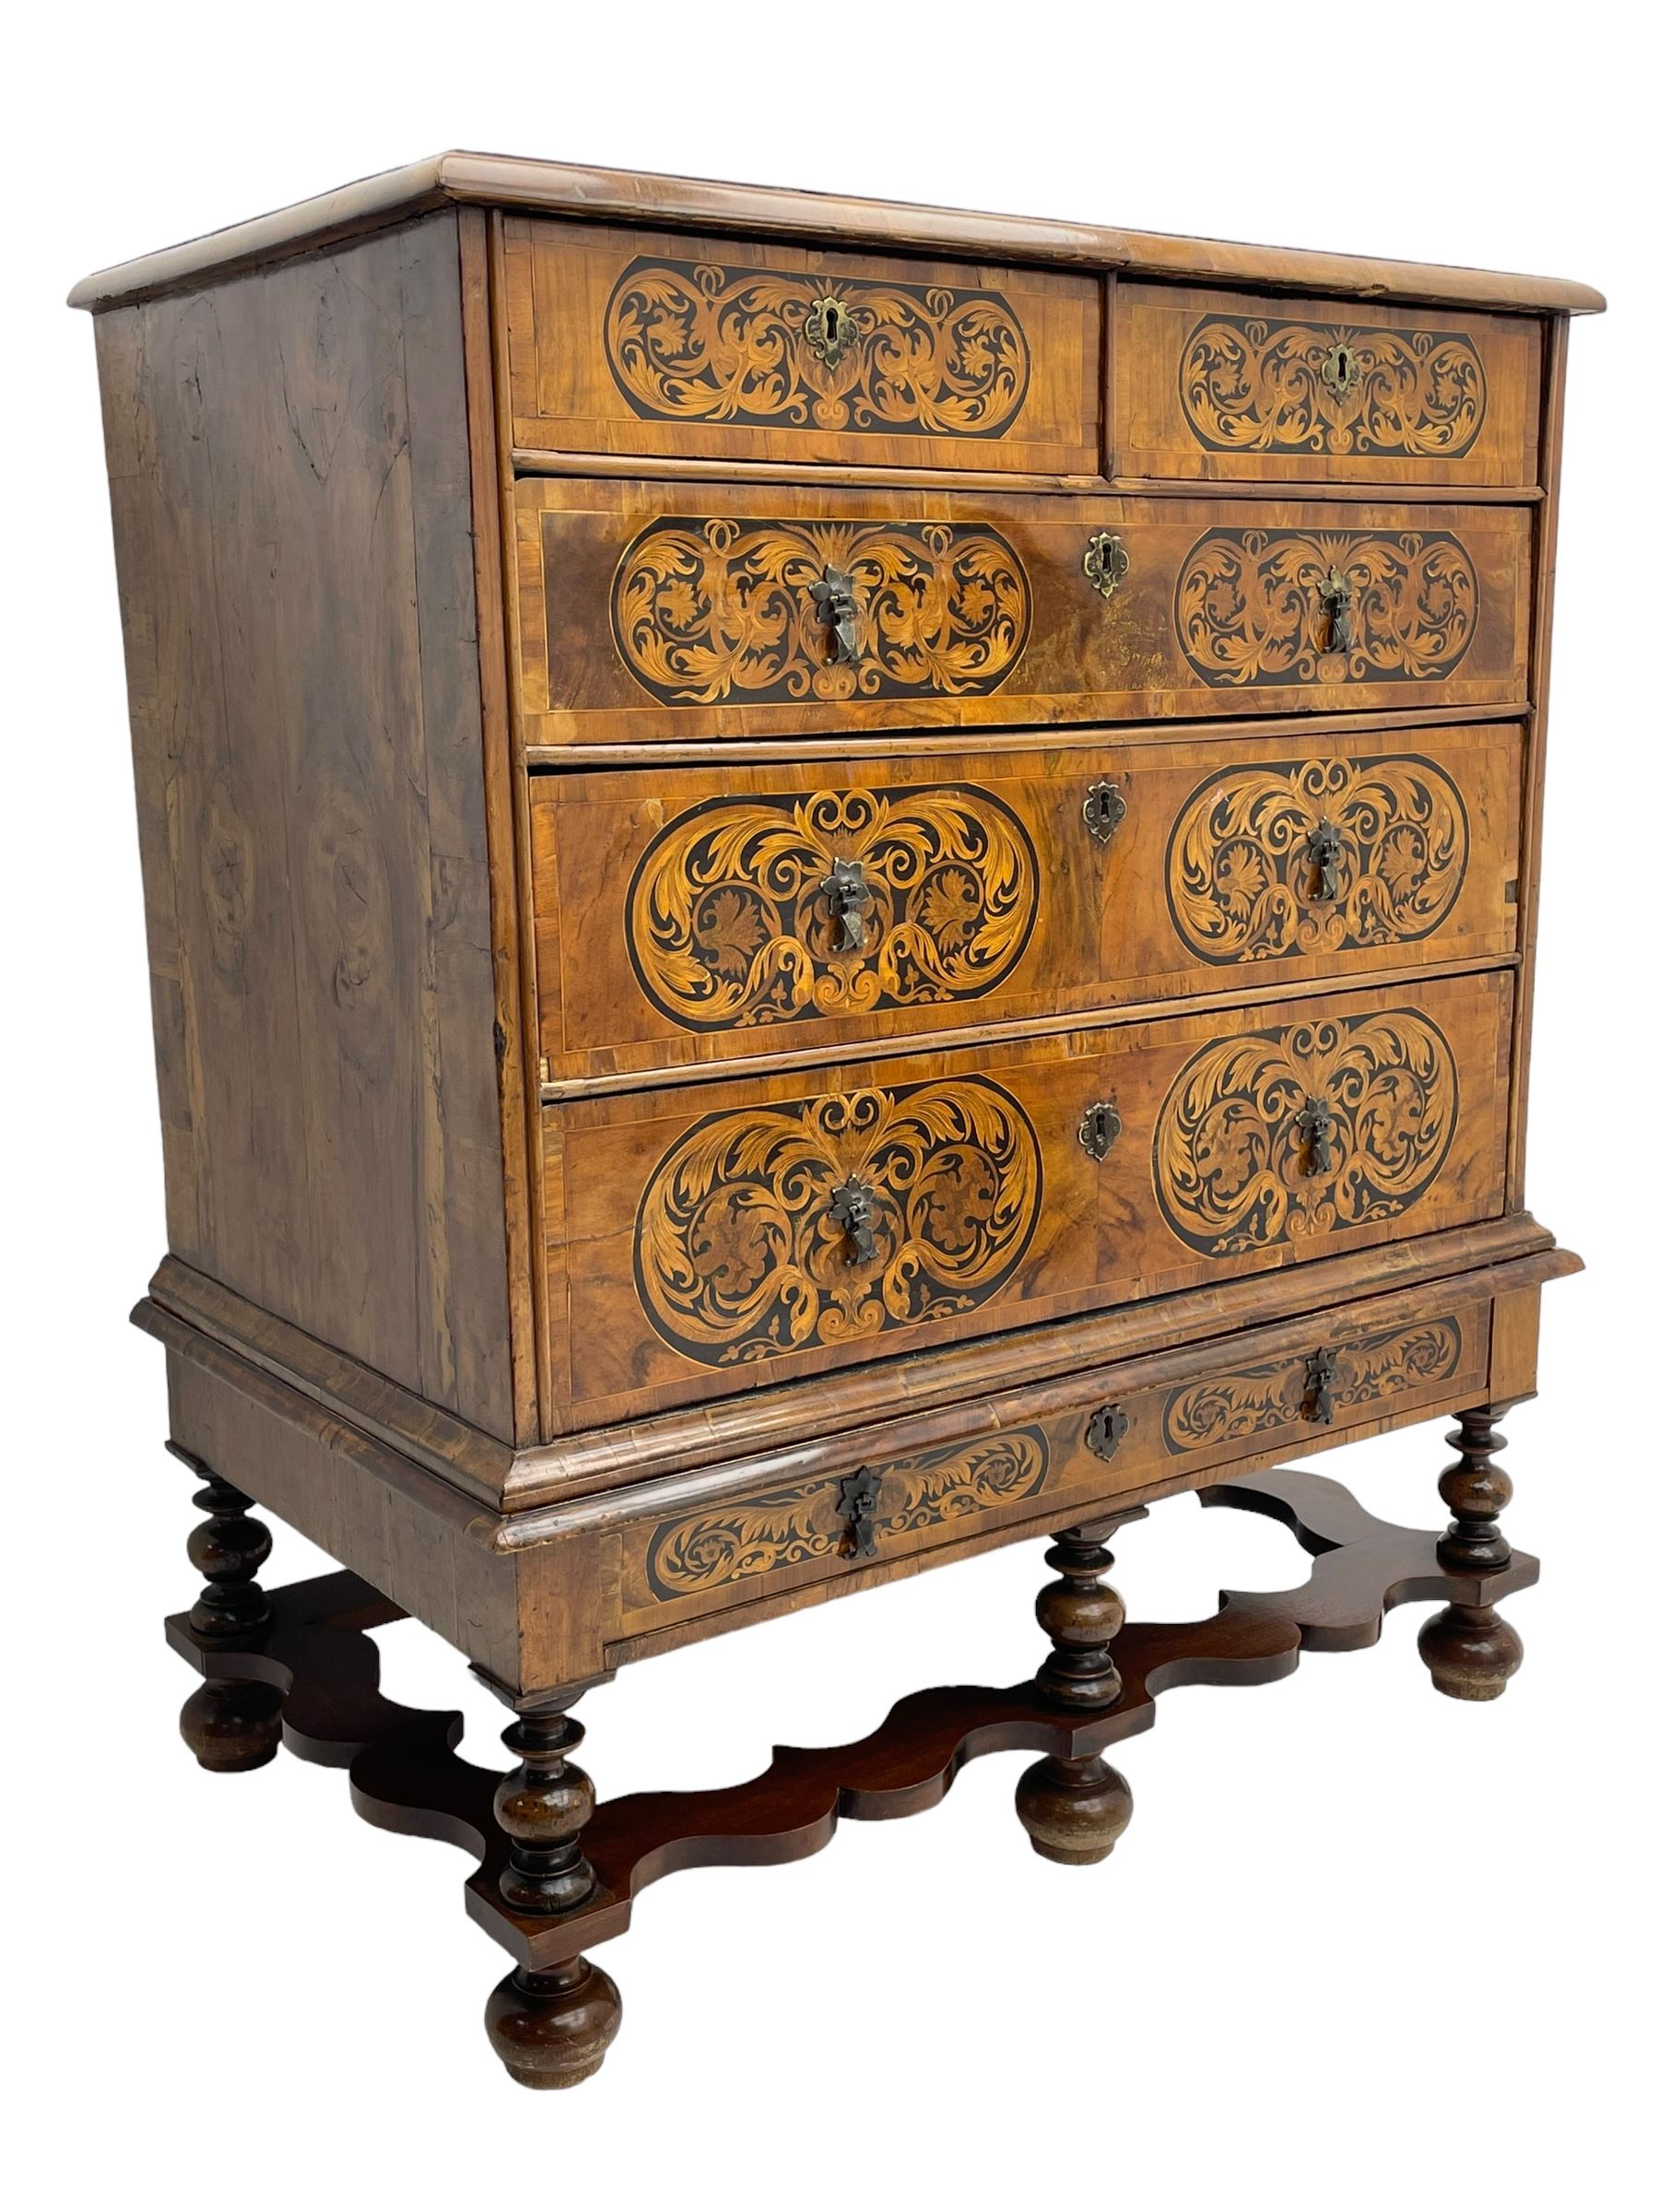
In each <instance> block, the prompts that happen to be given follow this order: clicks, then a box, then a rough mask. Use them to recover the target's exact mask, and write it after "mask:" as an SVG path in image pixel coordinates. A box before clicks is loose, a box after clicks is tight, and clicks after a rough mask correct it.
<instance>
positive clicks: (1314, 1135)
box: [1295, 1099, 1336, 1175]
mask: <svg viewBox="0 0 1659 2212" xmlns="http://www.w3.org/2000/svg"><path fill="white" fill-rule="evenodd" d="M1335 1125H1336V1124H1335V1120H1334V1118H1333V1116H1332V1113H1331V1110H1330V1108H1329V1107H1328V1106H1327V1105H1326V1104H1325V1102H1324V1100H1323V1099H1310V1100H1308V1102H1307V1104H1306V1105H1305V1106H1304V1107H1303V1108H1302V1110H1301V1112H1300V1113H1299V1114H1298V1115H1297V1117H1296V1124H1295V1127H1296V1134H1297V1135H1298V1136H1300V1138H1301V1141H1302V1147H1303V1149H1304V1150H1305V1151H1306V1153H1307V1158H1306V1159H1305V1160H1304V1161H1303V1162H1302V1173H1303V1174H1304V1175H1328V1174H1329V1173H1330V1171H1331V1132H1332V1130H1333V1129H1334V1128H1335Z"/></svg>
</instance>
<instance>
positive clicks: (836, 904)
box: [824, 858, 876, 952]
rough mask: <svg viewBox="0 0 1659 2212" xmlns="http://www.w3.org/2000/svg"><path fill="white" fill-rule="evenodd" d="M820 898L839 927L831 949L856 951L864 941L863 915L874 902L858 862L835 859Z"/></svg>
mask: <svg viewBox="0 0 1659 2212" xmlns="http://www.w3.org/2000/svg"><path fill="white" fill-rule="evenodd" d="M824 897H825V899H826V900H828V901H829V906H830V912H831V913H832V914H833V915H834V917H835V919H836V921H837V923H838V924H840V927H841V942H840V944H839V945H837V947H836V948H835V949H836V950H837V952H858V951H860V950H861V949H862V948H863V946H864V941H865V915H866V914H867V913H868V912H869V911H870V909H871V907H872V906H874V905H875V903H876V895H875V893H874V892H873V891H872V890H871V888H870V887H869V885H868V884H867V883H866V882H865V873H864V868H863V866H862V865H861V864H860V863H859V862H858V861H856V860H841V859H839V858H838V859H837V860H835V862H834V863H833V864H832V865H831V866H830V873H829V875H828V876H826V877H825V878H824Z"/></svg>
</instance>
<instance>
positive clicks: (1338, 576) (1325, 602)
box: [1319, 564, 1354, 653]
mask: <svg viewBox="0 0 1659 2212" xmlns="http://www.w3.org/2000/svg"><path fill="white" fill-rule="evenodd" d="M1319 604H1320V606H1322V607H1323V608H1324V615H1325V619H1326V620H1327V621H1328V622H1329V623H1330V626H1331V637H1330V642H1329V644H1328V645H1327V646H1326V648H1325V650H1326V652H1327V653H1347V652H1348V651H1349V649H1350V648H1351V647H1352V645H1353V642H1354V587H1353V584H1352V582H1350V581H1349V579H1348V578H1347V576H1345V575H1344V574H1343V572H1342V571H1341V570H1340V569H1339V568H1337V567H1336V566H1335V564H1333V565H1332V568H1331V571H1330V574H1329V575H1328V576H1322V577H1321V578H1320V580H1319Z"/></svg>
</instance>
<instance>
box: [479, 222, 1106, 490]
mask: <svg viewBox="0 0 1659 2212" xmlns="http://www.w3.org/2000/svg"><path fill="white" fill-rule="evenodd" d="M503 242H504V265H505V276H506V288H505V289H506V326H507V356H508V364H509V373H510V379H511V392H512V437H513V442H514V444H515V445H516V446H519V447H521V448H534V449H541V450H544V451H554V452H563V453H621V454H632V455H638V456H648V455H652V454H664V455H680V456H685V457H690V458H702V459H706V460H714V461H763V462H764V461H771V462H784V463H794V464H799V463H802V462H806V463H810V464H818V465H824V464H833V465H839V466H841V467H871V468H928V469H952V470H954V469H964V470H972V471H985V470H990V471H995V472H1003V473H1009V474H1030V473H1035V474H1039V475H1044V476H1049V475H1055V476H1078V475H1080V476H1086V477H1098V476H1099V474H1100V285H1099V283H1098V282H1097V280H1096V279H1095V278H1093V277H1073V276H1066V275H1064V274H1049V273H1047V272H1045V271H1042V270H1037V269H1005V268H982V267H978V266H974V265H968V264H964V263H958V262H926V261H891V260H882V259H879V258H877V257H873V256H870V255H865V254H853V253H828V252H820V251H818V250H817V249H816V248H812V247H806V246H796V245H793V244H789V243H777V242H768V243H764V244H757V243H755V242H754V241H749V240H744V239H733V238H697V237H688V236H687V235H686V234H685V233H684V232H683V231H673V232H663V233H657V232H653V231H649V230H632V229H606V228H601V227H598V226H595V225H591V224H580V223H559V222H543V221H536V220H534V219H527V218H509V219H508V220H507V221H506V223H505V224H504V225H503Z"/></svg>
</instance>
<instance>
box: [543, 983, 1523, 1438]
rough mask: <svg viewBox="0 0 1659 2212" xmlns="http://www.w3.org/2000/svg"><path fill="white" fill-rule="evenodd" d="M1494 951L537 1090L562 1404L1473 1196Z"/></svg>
mask: <svg viewBox="0 0 1659 2212" xmlns="http://www.w3.org/2000/svg"><path fill="white" fill-rule="evenodd" d="M1510 1005H1511V982H1510V977H1509V974H1508V972H1507V971H1488V972H1484V973H1477V974H1475V975H1471V976H1460V977H1456V978H1452V979H1424V980H1423V981H1422V982H1420V983H1418V984H1417V985H1415V986H1409V987H1406V986H1397V987H1395V988H1394V989H1392V990H1390V991H1387V992H1380V991H1374V992H1357V993H1351V994H1345V995H1343V996H1339V997H1333V998H1321V999H1313V1000H1299V1001H1294V1002H1289V1003H1287V1004H1281V1005H1279V1006H1273V1005H1267V1006H1259V1005H1258V1006H1252V1007H1250V1008H1249V1009H1247V1010H1242V1011H1237V1012H1232V1013H1226V1014H1210V1015H1207V1016H1195V1015H1194V1016H1186V1017H1176V1018H1166V1019H1163V1020H1159V1021H1149V1022H1135V1023H1126V1024H1124V1026H1123V1027H1121V1028H1117V1029H1112V1030H1100V1031H1096V1032H1094V1033H1093V1034H1092V1035H1088V1036H1049V1037H1045V1038H1042V1039H1040V1040H1035V1041H1023V1042H1020V1043H1017V1044H993V1045H980V1046H975V1047H971V1048H968V1049H966V1050H963V1051H959V1052H955V1053H935V1054H933V1055H932V1056H912V1057H908V1058H898V1059H894V1060H888V1061H883V1062H881V1063H878V1064H877V1065H862V1066H860V1065H852V1066H846V1067H842V1068H838V1069H836V1070H834V1071H832V1072H826V1071H825V1070H822V1069H810V1070H805V1071H802V1070H797V1071H795V1072H794V1073H793V1074H791V1075H788V1076H773V1077H756V1078H750V1079H749V1080H748V1081H747V1082H746V1083H735V1082H722V1083H712V1084H699V1085H696V1086H693V1087H689V1088H688V1087H681V1088H670V1089H665V1090H658V1091H644V1092H632V1093H628V1094H624V1095H621V1096H618V1097H614V1098H603V1099H585V1100H582V1099H579V1100H569V1101H565V1102H561V1103H559V1104H556V1105H551V1106H548V1107H547V1108H545V1109H544V1111H543V1130H544V1142H545V1147H546V1169H547V1173H546V1182H545V1187H546V1202H547V1270H548V1291H549V1295H548V1299H547V1312H548V1315H549V1325H550V1329H551V1332H552V1340H553V1341H552V1351H553V1365H554V1371H555V1376H556V1388H557V1392H558V1395H559V1406H558V1407H557V1408H556V1411H557V1414H558V1418H559V1420H560V1424H561V1426H571V1427H577V1428H581V1427H585V1426H589V1425H592V1424H595V1423H599V1422H602V1421H611V1420H619V1419H627V1418H631V1417H632V1416H634V1415H637V1414H642V1413H646V1412H652V1411H655V1410H657V1409H659V1408H662V1407H665V1406H676V1405H683V1404H687V1403H688V1402H690V1401H693V1400H698V1399H707V1398H712V1397H716V1396H720V1395H723V1394H726V1393H729V1392H732V1391H736V1390H747V1389H750V1388H753V1387H754V1386H755V1385H756V1384H757V1383H760V1382H784V1381H789V1380H793V1379H794V1378H795V1377H797V1376H801V1375H806V1374H813V1373H818V1372H820V1371H823V1370H825V1369H828V1368H833V1367H839V1366H845V1365H848V1364H851V1363H853V1362H856V1361H862V1360H868V1359H874V1358H879V1357H883V1356H886V1355H891V1354H897V1353H903V1352H910V1351H915V1350H918V1349H920V1348H923V1347H926V1346H929V1345H933V1344H940V1343H947V1342H949V1341H951V1340H953V1339H956V1338H959V1337H962V1336H968V1335H984V1334H987V1333H990V1332H992V1331H995V1330H1000V1329H1007V1328H1012V1327H1016V1326H1018V1325H1019V1324H1022V1323H1027V1322H1035V1321H1044V1320H1051V1319H1054V1318H1057V1317H1059V1316H1061V1315H1063V1314H1065V1313H1068V1312H1082V1311H1085V1310H1088V1309H1091V1308H1100V1307H1110V1306H1113V1305H1117V1304H1121V1303H1123V1302H1124V1301H1125V1300H1139V1299H1144V1298H1149V1297H1155V1296H1158V1295H1159V1294H1161V1293H1163V1292H1165V1291H1170V1290H1178V1289H1183V1288H1187V1287H1188V1286H1190V1285H1192V1284H1194V1283H1196V1282H1199V1281H1201V1280H1206V1281H1207V1280H1216V1279H1219V1278H1222V1277H1229V1276H1235V1275H1242V1274H1249V1273H1253V1272H1256V1271H1259V1270H1261V1269H1264V1268H1268V1267H1277V1266H1283V1265H1288V1264H1290V1263H1293V1262H1295V1261H1297V1260H1299V1259H1303V1258H1316V1257H1323V1256H1324V1255H1325V1254H1327V1253H1336V1252H1343V1251H1347V1250H1349V1249H1351V1248H1353V1247H1355V1246H1358V1245H1363V1244H1370V1243H1378V1242H1384V1241H1388V1240H1390V1239H1391V1238H1394V1237H1397V1236H1404V1235H1410V1234H1418V1233H1426V1232H1428V1231H1430V1230H1441V1229H1447V1228H1453V1227H1456V1226H1460V1225H1463V1224H1466V1223H1469V1222H1473V1221H1477V1220H1482V1219H1487V1218H1491V1217H1493V1216H1495V1215H1497V1214H1498V1213H1500V1211H1501V1210H1502V1206H1503V1202H1504V1181H1503V1175H1504V1135H1505V1105H1504V1085H1503V1079H1502V1078H1503V1072H1504V1069H1505V1067H1506V1065H1507V1059H1508V1046H1509V1027H1510Z"/></svg>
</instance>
